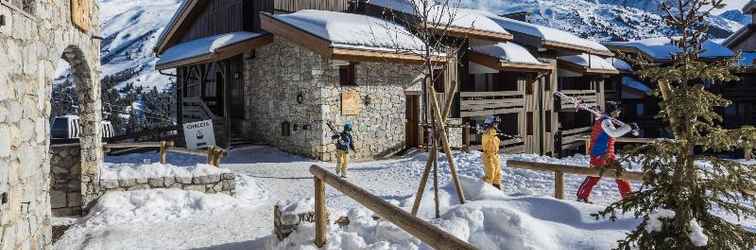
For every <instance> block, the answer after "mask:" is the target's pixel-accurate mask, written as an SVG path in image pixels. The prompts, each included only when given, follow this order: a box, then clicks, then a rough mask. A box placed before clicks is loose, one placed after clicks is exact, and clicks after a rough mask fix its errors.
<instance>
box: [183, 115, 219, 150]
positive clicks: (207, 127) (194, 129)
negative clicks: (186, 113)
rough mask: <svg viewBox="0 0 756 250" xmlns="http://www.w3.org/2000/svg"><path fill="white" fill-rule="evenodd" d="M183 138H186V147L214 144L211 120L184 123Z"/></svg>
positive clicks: (205, 146) (195, 147)
mask: <svg viewBox="0 0 756 250" xmlns="http://www.w3.org/2000/svg"><path fill="white" fill-rule="evenodd" d="M184 139H185V140H186V148H188V149H201V148H207V147H210V146H215V132H214V130H213V120H205V121H198V122H191V123H185V124H184Z"/></svg>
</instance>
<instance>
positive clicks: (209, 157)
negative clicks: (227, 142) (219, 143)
mask: <svg viewBox="0 0 756 250" xmlns="http://www.w3.org/2000/svg"><path fill="white" fill-rule="evenodd" d="M214 157H215V146H210V147H208V148H207V164H208V165H213V163H214V162H215V159H214Z"/></svg>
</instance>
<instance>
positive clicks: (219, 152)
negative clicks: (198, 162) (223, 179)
mask: <svg viewBox="0 0 756 250" xmlns="http://www.w3.org/2000/svg"><path fill="white" fill-rule="evenodd" d="M214 151H215V152H214V153H213V163H212V164H213V166H215V167H217V168H218V167H220V161H221V158H223V152H224V150H223V149H222V148H214Z"/></svg>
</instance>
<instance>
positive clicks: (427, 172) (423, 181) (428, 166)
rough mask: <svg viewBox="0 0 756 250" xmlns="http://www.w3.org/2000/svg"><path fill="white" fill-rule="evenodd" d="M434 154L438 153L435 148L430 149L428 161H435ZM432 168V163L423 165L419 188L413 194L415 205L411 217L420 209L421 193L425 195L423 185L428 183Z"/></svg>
mask: <svg viewBox="0 0 756 250" xmlns="http://www.w3.org/2000/svg"><path fill="white" fill-rule="evenodd" d="M436 152H438V149H436V148H433V149H431V150H430V155H429V156H428V159H435V158H436ZM432 168H433V161H432V160H428V162H426V163H425V170H423V176H422V177H421V178H420V187H418V188H417V193H415V203H413V204H412V215H413V216H417V210H418V209H419V208H420V201H422V199H423V193H425V185H426V184H427V183H428V175H430V171H431V169H432Z"/></svg>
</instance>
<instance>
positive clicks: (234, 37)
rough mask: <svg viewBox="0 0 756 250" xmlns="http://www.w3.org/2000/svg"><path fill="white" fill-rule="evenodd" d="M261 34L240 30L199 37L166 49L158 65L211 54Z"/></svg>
mask: <svg viewBox="0 0 756 250" xmlns="http://www.w3.org/2000/svg"><path fill="white" fill-rule="evenodd" d="M260 36H262V34H260V33H253V32H246V31H239V32H231V33H225V34H219V35H214V36H210V37H204V38H199V39H196V40H192V41H188V42H184V43H180V44H176V45H174V46H173V47H170V48H168V49H167V50H165V52H163V54H161V55H160V60H158V62H157V64H156V65H157V66H160V65H165V64H170V63H174V62H178V61H181V60H186V59H191V58H195V57H200V56H205V55H210V54H213V53H215V51H216V50H218V49H221V48H224V47H228V46H231V45H234V44H237V43H241V42H244V41H248V40H251V39H255V38H258V37H260Z"/></svg>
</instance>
